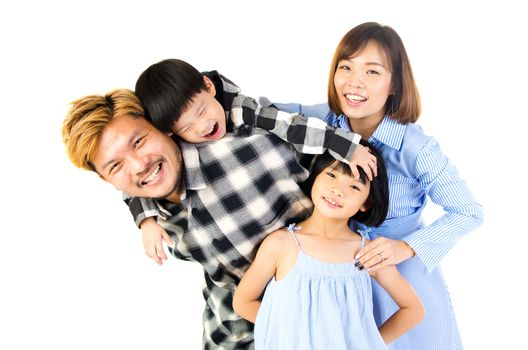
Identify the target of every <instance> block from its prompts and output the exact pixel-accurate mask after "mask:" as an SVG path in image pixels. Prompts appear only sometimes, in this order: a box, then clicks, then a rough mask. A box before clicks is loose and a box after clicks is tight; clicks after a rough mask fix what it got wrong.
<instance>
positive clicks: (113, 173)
mask: <svg viewBox="0 0 528 350" xmlns="http://www.w3.org/2000/svg"><path fill="white" fill-rule="evenodd" d="M92 163H93V165H94V166H95V169H96V170H97V172H98V173H99V175H100V176H101V178H102V179H104V180H105V181H108V182H109V183H111V184H112V185H114V186H115V187H116V188H117V189H118V190H120V191H123V192H126V193H128V194H130V195H132V196H136V197H151V198H167V199H169V200H172V201H174V202H178V201H179V190H180V186H181V179H182V173H183V170H182V156H181V151H180V148H179V147H178V146H177V145H176V144H175V143H174V141H172V140H171V139H170V138H169V136H168V135H166V134H164V133H162V132H161V131H159V130H158V129H156V128H155V127H154V126H152V125H151V124H150V123H149V122H147V121H146V120H145V119H144V118H135V117H131V116H123V117H119V118H116V119H114V120H112V121H111V122H110V123H109V124H108V125H107V126H106V127H105V129H104V130H103V134H102V136H101V139H100V143H99V145H98V147H97V150H96V152H95V156H94V159H93V161H92Z"/></svg>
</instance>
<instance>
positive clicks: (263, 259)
mask: <svg viewBox="0 0 528 350" xmlns="http://www.w3.org/2000/svg"><path fill="white" fill-rule="evenodd" d="M274 236H276V235H273V234H270V235H269V236H268V237H266V239H264V241H263V242H262V244H261V245H260V247H259V250H258V252H257V256H256V257H255V260H254V261H253V263H252V264H251V266H250V267H249V269H248V270H247V271H246V273H245V274H244V276H243V277H242V280H241V281H240V283H239V284H238V287H237V288H236V290H235V294H234V296H233V310H235V312H236V313H237V314H239V315H240V316H242V317H243V318H245V319H246V320H248V321H250V322H253V323H255V319H256V318H257V312H258V310H259V307H260V297H261V295H262V293H263V292H264V289H265V288H266V285H267V284H268V282H269V280H270V279H271V278H272V277H273V276H274V275H275V271H276V267H277V261H278V258H279V252H280V244H279V241H278V240H277V239H274Z"/></svg>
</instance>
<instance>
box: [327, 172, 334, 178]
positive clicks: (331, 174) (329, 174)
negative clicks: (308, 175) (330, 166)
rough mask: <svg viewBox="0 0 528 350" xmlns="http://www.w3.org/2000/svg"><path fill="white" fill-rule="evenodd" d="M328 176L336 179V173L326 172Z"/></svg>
mask: <svg viewBox="0 0 528 350" xmlns="http://www.w3.org/2000/svg"><path fill="white" fill-rule="evenodd" d="M326 175H328V176H330V177H332V178H335V175H334V173H332V172H330V171H327V172H326Z"/></svg>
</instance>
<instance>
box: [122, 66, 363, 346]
mask: <svg viewBox="0 0 528 350" xmlns="http://www.w3.org/2000/svg"><path fill="white" fill-rule="evenodd" d="M207 74H208V76H209V77H210V78H212V80H213V82H215V85H216V89H217V98H218V100H219V101H220V103H221V104H222V105H223V106H224V109H225V110H226V116H227V118H228V120H229V121H230V122H229V123H228V130H232V131H230V132H228V133H227V134H226V136H225V137H224V138H222V139H221V140H218V141H215V142H212V143H202V144H189V143H185V142H180V146H181V149H182V155H183V160H184V164H185V181H184V188H183V191H182V197H181V203H170V202H168V201H166V200H151V199H146V198H129V199H127V203H128V204H129V207H130V210H131V211H132V214H133V216H134V218H135V220H136V222H137V223H139V222H141V220H143V218H145V217H149V216H157V220H158V223H159V224H161V225H162V226H163V227H164V228H165V229H166V230H167V232H168V233H169V234H171V236H172V238H173V239H174V241H175V245H174V248H170V249H169V250H170V252H171V253H172V254H173V255H174V256H175V257H177V258H180V259H183V260H190V261H196V262H199V263H200V264H201V265H202V266H203V268H204V274H205V282H206V285H205V287H204V297H205V301H206V308H205V311H204V349H218V348H221V349H244V348H252V346H253V332H252V331H253V325H252V324H251V323H250V322H247V321H245V320H244V319H242V318H240V317H239V316H238V315H237V314H235V313H234V311H233V309H232V297H233V292H234V289H235V287H236V286H237V284H238V282H239V281H240V278H241V277H242V275H243V274H244V272H245V271H246V269H247V268H248V267H249V265H250V264H251V262H252V261H253V258H254V256H255V254H256V250H257V248H258V245H259V244H260V242H261V241H262V240H263V239H264V237H265V236H266V235H267V234H269V233H271V232H273V231H275V230H277V229H279V228H281V227H284V226H285V225H286V224H287V223H289V222H290V221H292V220H300V219H301V218H303V217H305V216H306V215H307V214H308V213H309V211H310V210H311V207H312V204H311V201H310V200H309V199H308V198H306V197H305V195H304V194H303V193H302V191H301V190H300V188H299V185H298V184H299V183H301V182H302V181H304V180H305V179H306V178H307V176H308V172H307V171H306V169H304V168H303V167H302V166H300V165H299V162H298V153H297V152H296V151H295V149H294V148H297V149H298V150H300V151H304V152H305V153H322V152H323V151H325V150H326V149H327V147H329V146H330V148H332V151H333V154H334V156H336V157H337V158H341V159H350V157H351V154H352V152H353V150H354V148H355V146H354V142H353V141H355V140H353V139H354V134H350V135H344V134H337V133H335V132H333V130H332V129H331V128H329V127H327V126H326V125H325V124H319V123H315V124H314V125H311V126H307V123H306V121H304V122H303V121H299V120H297V119H296V117H295V116H291V115H284V116H281V113H280V112H278V111H277V110H275V109H273V108H260V106H259V105H258V104H257V102H256V101H255V100H254V99H251V98H249V97H246V96H243V95H241V94H239V89H238V87H237V86H236V85H234V84H233V83H231V82H230V81H229V80H227V79H226V78H224V77H223V76H221V75H219V74H218V73H216V72H211V73H207ZM219 94H221V95H220V96H218V95H219ZM242 123H245V124H249V125H241V124H242ZM255 125H256V126H259V127H266V128H268V129H275V132H276V133H277V134H279V135H280V136H282V137H284V138H285V139H289V140H290V141H297V142H294V144H293V145H292V144H288V143H285V142H284V141H282V140H281V139H280V138H279V137H277V136H276V135H274V134H271V133H269V132H267V131H264V130H262V129H259V128H255V127H254V126H255ZM295 128H297V130H296V131H295V132H292V130H293V129H295ZM314 130H316V132H314ZM299 135H302V136H301V137H300V136H299ZM292 139H294V140H292ZM306 139H310V140H309V141H306ZM299 141H301V142H299ZM334 146H335V147H334Z"/></svg>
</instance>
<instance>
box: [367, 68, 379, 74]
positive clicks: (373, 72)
mask: <svg viewBox="0 0 528 350" xmlns="http://www.w3.org/2000/svg"><path fill="white" fill-rule="evenodd" d="M367 74H379V73H378V72H377V71H375V70H372V69H369V70H368V71H367Z"/></svg>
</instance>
